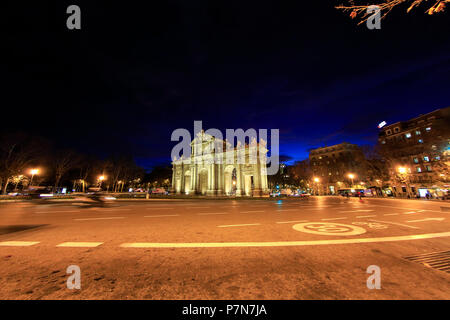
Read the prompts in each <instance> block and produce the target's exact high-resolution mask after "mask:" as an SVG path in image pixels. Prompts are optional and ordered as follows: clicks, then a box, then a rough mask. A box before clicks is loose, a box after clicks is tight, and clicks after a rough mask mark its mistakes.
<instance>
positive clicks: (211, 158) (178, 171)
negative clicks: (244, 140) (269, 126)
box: [172, 131, 269, 196]
mask: <svg viewBox="0 0 450 320" xmlns="http://www.w3.org/2000/svg"><path fill="white" fill-rule="evenodd" d="M217 144H222V146H223V148H222V150H223V151H221V152H217V150H215V148H213V145H217ZM260 146H261V147H260ZM209 150H211V152H209ZM242 150H243V154H244V159H245V160H244V161H238V157H239V151H238V149H237V148H233V149H232V150H227V148H226V143H225V141H223V140H218V139H216V138H215V137H214V136H211V135H208V134H205V133H204V132H203V131H202V132H200V133H199V134H198V135H197V136H196V138H195V139H194V140H193V141H192V142H191V155H190V157H189V158H180V159H175V160H174V161H173V162H172V166H173V167H172V191H173V192H175V193H177V194H199V195H210V196H222V195H224V196H262V195H266V194H268V193H269V192H268V187H267V171H266V170H267V169H266V163H267V162H266V160H265V159H266V153H267V151H268V150H267V149H266V148H265V147H263V146H262V145H260V144H259V143H256V142H255V143H251V144H250V145H248V144H246V145H245V147H243V148H242ZM260 152H263V153H264V154H263V155H262V156H261V157H260ZM251 153H253V154H254V155H255V158H256V159H255V160H256V161H250V154H251ZM261 159H263V160H261ZM242 162H243V163H242ZM251 162H256V163H251Z"/></svg>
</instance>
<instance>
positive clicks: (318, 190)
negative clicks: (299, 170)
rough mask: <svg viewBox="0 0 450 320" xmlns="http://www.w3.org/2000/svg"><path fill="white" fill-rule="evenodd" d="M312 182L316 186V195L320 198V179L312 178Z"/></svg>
mask: <svg viewBox="0 0 450 320" xmlns="http://www.w3.org/2000/svg"><path fill="white" fill-rule="evenodd" d="M314 182H315V183H316V186H317V195H318V196H320V188H319V182H320V179H319V178H317V177H316V178H314Z"/></svg>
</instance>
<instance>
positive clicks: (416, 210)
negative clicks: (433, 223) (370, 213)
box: [377, 205, 442, 213]
mask: <svg viewBox="0 0 450 320" xmlns="http://www.w3.org/2000/svg"><path fill="white" fill-rule="evenodd" d="M377 207H385V208H396V209H405V210H416V211H417V209H416V208H405V207H394V206H384V205H377ZM422 211H430V212H438V213H442V212H441V211H437V210H430V209H422Z"/></svg>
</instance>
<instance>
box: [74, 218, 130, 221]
mask: <svg viewBox="0 0 450 320" xmlns="http://www.w3.org/2000/svg"><path fill="white" fill-rule="evenodd" d="M114 219H125V217H104V218H82V219H73V220H75V221H90V220H114Z"/></svg>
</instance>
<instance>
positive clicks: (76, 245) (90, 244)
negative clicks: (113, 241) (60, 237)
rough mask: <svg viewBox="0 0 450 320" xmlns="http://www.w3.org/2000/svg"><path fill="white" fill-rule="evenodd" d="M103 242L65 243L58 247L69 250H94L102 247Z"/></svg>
mask: <svg viewBox="0 0 450 320" xmlns="http://www.w3.org/2000/svg"><path fill="white" fill-rule="evenodd" d="M102 244H103V242H63V243H60V244H58V245H56V246H57V247H69V248H94V247H98V246H100V245H102Z"/></svg>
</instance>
